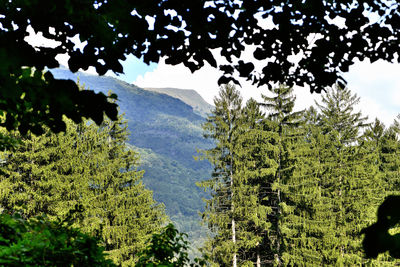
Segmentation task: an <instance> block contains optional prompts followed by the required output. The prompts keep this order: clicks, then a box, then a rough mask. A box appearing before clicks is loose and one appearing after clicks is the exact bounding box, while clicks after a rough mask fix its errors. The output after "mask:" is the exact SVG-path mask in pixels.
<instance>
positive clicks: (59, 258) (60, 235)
mask: <svg viewBox="0 0 400 267" xmlns="http://www.w3.org/2000/svg"><path fill="white" fill-rule="evenodd" d="M105 256H106V255H105V254H104V249H103V248H102V247H101V246H99V240H98V239H97V238H95V237H92V236H89V235H86V234H83V233H81V232H80V231H79V230H78V229H76V228H73V227H71V226H70V224H68V223H66V222H65V221H50V220H48V219H47V218H46V217H36V218H33V219H29V220H26V219H24V218H22V217H21V216H20V215H9V214H0V265H1V266H4V265H6V266H72V265H73V266H115V264H114V263H113V262H112V261H111V260H106V259H105Z"/></svg>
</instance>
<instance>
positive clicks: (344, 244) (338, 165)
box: [317, 86, 385, 266]
mask: <svg viewBox="0 0 400 267" xmlns="http://www.w3.org/2000/svg"><path fill="white" fill-rule="evenodd" d="M358 101H359V98H358V97H357V95H352V94H351V92H350V90H349V89H348V88H343V89H342V88H340V87H339V86H336V87H334V88H332V89H330V90H329V91H328V92H327V94H326V95H323V97H322V102H321V103H317V106H318V107H319V109H320V111H321V126H320V127H321V130H322V134H323V135H325V136H326V137H327V138H328V139H329V142H328V143H327V145H326V146H325V149H324V155H325V157H323V158H321V160H320V164H321V165H322V169H323V176H322V177H321V178H322V180H321V185H322V188H323V191H322V199H323V200H324V202H325V203H324V205H325V209H326V210H325V211H324V213H325V214H327V215H328V216H327V217H326V220H327V221H328V220H329V221H331V222H334V223H330V224H327V225H328V227H327V229H326V231H325V232H324V233H323V236H322V242H323V246H322V247H321V254H322V256H323V258H322V260H323V262H322V263H323V264H328V265H333V264H339V265H348V266H349V265H360V264H365V263H367V262H366V260H364V259H363V252H362V250H361V236H360V231H361V229H362V228H363V227H365V226H366V225H369V224H370V223H371V222H372V221H373V219H374V217H375V210H376V208H377V206H378V204H379V203H380V201H381V200H382V198H381V197H380V195H381V193H382V192H383V191H384V189H385V185H384V183H383V181H382V179H381V176H380V175H379V173H378V171H379V170H378V166H377V164H376V162H377V160H378V154H377V153H376V150H375V149H374V147H373V146H371V145H370V144H369V143H367V142H363V141H362V138H361V130H362V129H363V128H364V127H365V126H367V123H366V117H363V116H362V114H361V112H355V111H354V109H355V105H356V104H357V103H358ZM382 197H383V196H382ZM329 217H330V218H329Z"/></svg>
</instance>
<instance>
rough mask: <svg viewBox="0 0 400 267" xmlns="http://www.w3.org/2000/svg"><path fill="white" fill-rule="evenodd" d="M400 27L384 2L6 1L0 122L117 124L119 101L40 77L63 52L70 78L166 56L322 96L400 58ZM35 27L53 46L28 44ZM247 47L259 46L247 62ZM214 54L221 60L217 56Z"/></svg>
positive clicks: (395, 9) (229, 77)
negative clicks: (365, 67)
mask: <svg viewBox="0 0 400 267" xmlns="http://www.w3.org/2000/svg"><path fill="white" fill-rule="evenodd" d="M399 22H400V12H399V3H398V2H397V1H383V0H378V1H372V0H362V1H356V2H355V1H350V0H341V1H311V0H307V1H300V0H294V1H260V0H250V1H249V0H247V1H244V0H228V1H222V0H209V1H204V0H193V1H186V2H185V3H184V4H182V2H181V1H176V0H162V1H161V0H159V1H140V2H137V1H122V0H118V1H100V0H99V1H97V0H96V1H95V0H92V1H91V0H85V1H67V0H64V1H52V2H48V1H38V0H35V1H32V0H18V1H17V0H11V1H8V0H1V1H0V25H1V26H0V40H1V47H0V60H1V62H2V64H1V67H0V93H1V95H2V99H1V101H0V111H1V113H2V115H3V116H2V121H1V124H2V125H3V126H6V127H7V128H8V129H15V128H19V130H20V131H22V132H24V131H27V130H32V131H34V132H41V131H42V129H41V125H42V124H46V125H48V126H50V128H51V129H52V130H54V131H60V130H63V129H65V124H64V123H63V122H62V114H65V115H67V116H68V117H70V118H72V119H73V120H74V121H75V122H78V121H80V120H81V117H89V118H92V119H93V120H94V121H96V122H101V120H102V117H103V113H104V112H105V113H106V114H107V115H108V116H109V117H110V118H114V119H116V114H117V109H116V105H115V104H112V103H109V102H108V101H107V97H106V96H105V95H103V94H95V93H93V92H92V91H85V92H82V91H79V90H78V87H77V86H76V85H75V84H74V83H73V82H72V81H66V80H57V79H54V78H53V77H52V75H51V74H50V73H49V72H47V73H46V74H45V75H44V76H42V71H43V70H45V69H46V68H50V69H51V68H55V67H58V66H59V63H58V62H57V60H56V59H55V57H56V56H57V55H59V54H66V55H68V56H69V57H70V58H69V61H68V67H69V69H70V70H72V71H73V72H75V71H78V70H79V69H84V70H86V69H88V67H90V66H93V67H95V69H96V71H97V73H98V74H100V75H103V74H105V73H106V72H107V71H109V70H111V71H113V72H115V73H122V72H123V68H122V65H121V63H120V60H125V59H126V55H128V54H133V55H134V56H136V57H137V58H142V59H143V61H144V62H146V63H150V62H158V61H159V60H160V58H162V57H164V58H165V59H166V63H167V64H172V65H175V64H179V63H183V64H184V65H185V66H186V67H188V68H190V70H191V71H195V70H198V69H200V68H201V67H203V66H204V64H205V62H208V63H209V64H210V65H211V66H213V67H215V68H219V69H220V70H222V71H223V72H224V76H223V77H221V79H220V80H219V83H227V82H229V81H235V82H237V79H236V78H237V76H238V75H239V76H241V77H245V78H247V79H249V80H251V81H252V82H253V83H254V84H255V85H258V86H261V85H266V84H270V83H274V82H280V83H286V84H287V85H289V86H292V85H295V84H296V85H305V84H308V85H309V86H310V88H311V91H316V92H320V91H321V90H322V89H323V88H325V87H326V86H331V85H333V84H334V83H336V82H341V83H344V82H345V81H344V79H343V77H342V73H343V72H347V71H348V69H349V66H350V65H351V64H353V63H354V61H355V60H357V59H358V60H365V59H369V60H371V62H373V61H376V60H378V59H383V60H386V61H389V62H393V61H395V60H399V57H398V53H399V45H398V42H399V36H400V23H399ZM29 29H33V31H34V32H36V33H37V32H41V33H42V34H43V36H44V37H45V38H47V39H49V40H52V41H53V43H54V44H55V45H53V46H52V47H49V46H46V45H42V46H40V45H39V46H35V45H33V44H30V43H28V42H27V41H26V37H27V36H28V30H29ZM73 37H78V38H79V40H80V41H81V42H82V43H83V44H84V47H83V49H80V48H78V47H77V46H76V44H75V43H74V41H73V39H72V38H73ZM246 47H250V48H252V49H254V52H253V53H252V56H251V57H250V58H248V59H244V58H242V56H243V53H244V51H245V49H246ZM216 48H220V50H219V52H220V54H221V58H222V59H223V60H219V59H218V61H217V60H216V58H215V57H214V55H213V54H212V53H211V50H213V49H216ZM226 61H227V62H228V63H229V64H226ZM257 62H260V65H262V68H261V69H260V70H259V71H258V70H257V69H256V68H255V66H254V65H255V63H257ZM256 65H257V64H256Z"/></svg>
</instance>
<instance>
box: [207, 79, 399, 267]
mask: <svg viewBox="0 0 400 267" xmlns="http://www.w3.org/2000/svg"><path fill="white" fill-rule="evenodd" d="M272 93H273V95H272V96H263V98H264V101H265V102H264V103H262V105H263V106H264V107H266V108H267V110H268V111H269V113H267V115H266V116H265V115H264V114H263V113H262V112H261V111H260V110H259V104H258V103H256V102H255V101H253V100H250V101H249V102H248V103H247V105H246V107H243V108H242V107H238V108H237V109H236V110H235V112H236V113H235V115H236V116H232V117H230V114H233V112H232V110H229V108H227V107H231V108H232V107H234V105H231V104H229V103H230V102H229V99H230V98H228V97H227V96H229V94H228V93H225V92H224V94H221V96H224V97H225V98H224V97H220V99H217V100H218V101H219V102H217V101H216V103H217V104H220V105H216V108H215V110H214V111H213V112H212V114H211V116H209V119H208V124H206V126H207V127H208V128H206V130H208V131H207V132H206V134H208V136H210V137H212V138H213V139H214V140H215V142H216V147H215V148H213V149H211V150H208V151H205V153H204V155H205V157H206V158H207V159H209V160H210V161H211V162H212V164H213V166H214V168H215V170H214V172H213V177H212V178H211V179H209V180H206V181H203V182H202V183H201V185H202V186H203V187H204V188H206V189H209V190H210V191H211V196H212V198H211V199H208V200H206V211H205V212H204V213H203V214H202V215H203V219H204V220H205V222H206V223H207V224H208V226H209V228H210V230H211V232H212V235H210V237H209V240H208V241H207V242H206V245H205V247H204V252H205V253H206V255H209V256H210V261H211V263H213V264H217V265H230V264H232V262H234V260H233V259H234V257H235V256H236V258H237V262H238V264H239V265H241V266H245V265H246V264H249V265H250V266H252V265H254V264H256V265H257V266H262V265H263V264H269V265H274V264H276V265H285V266H297V265H299V266H323V265H328V266H331V265H339V266H356V265H368V266H382V265H385V266H392V265H396V264H397V263H398V261H396V259H394V258H393V257H399V256H398V255H399V254H398V252H397V250H398V245H397V243H396V242H398V241H397V239H398V237H397V236H398V235H399V234H398V231H399V228H398V227H397V223H398V214H397V212H396V207H398V199H397V198H396V197H392V198H388V199H387V200H386V201H385V202H384V204H383V206H382V207H381V208H380V209H379V211H378V222H377V223H375V224H373V225H372V226H370V227H368V228H365V227H367V226H368V225H371V223H372V222H373V220H374V213H375V209H376V207H378V206H379V203H380V202H381V201H382V200H383V199H384V198H385V196H387V195H388V194H390V193H392V192H396V190H398V186H399V182H398V181H399V180H398V175H397V174H398V172H399V166H400V165H399V164H398V159H397V158H398V157H397V155H398V149H399V147H400V146H399V139H398V133H399V130H398V129H399V127H398V123H397V122H396V121H395V123H394V124H393V125H392V126H391V127H389V128H388V129H385V127H384V125H382V124H381V123H380V122H379V121H376V122H375V124H373V125H371V126H369V129H367V130H365V131H363V129H364V128H366V127H367V126H368V124H367V123H366V122H365V120H366V118H364V117H363V116H362V114H361V113H360V112H355V111H354V107H355V105H356V104H357V102H358V98H357V96H356V95H352V94H351V93H350V92H349V90H348V89H347V88H345V89H341V88H340V87H338V86H337V87H334V88H332V89H330V90H329V91H328V93H327V94H326V95H325V96H324V97H323V98H322V103H317V106H318V108H319V111H320V112H319V111H318V110H316V109H315V108H313V107H311V108H310V109H309V110H307V111H306V112H302V111H301V112H295V111H293V107H294V104H295V103H294V101H295V98H294V97H293V96H292V89H291V88H290V87H287V86H280V87H278V88H276V89H274V90H273V92H272ZM224 107H225V109H224ZM217 114H218V115H217ZM228 118H234V119H235V120H232V121H229V120H228ZM224 126H225V127H224ZM218 130H219V131H218ZM224 130H225V131H224ZM229 137H232V138H231V139H229ZM228 140H229V141H230V142H228ZM216 170H218V171H219V172H217V171H216ZM231 181H233V182H231ZM233 226H234V227H233ZM363 228H365V230H362V229H363ZM363 233H364V234H365V239H364V247H365V249H366V253H367V256H368V257H370V258H376V259H373V260H371V259H367V258H365V255H364V251H363V249H362V234H363ZM233 237H234V238H233ZM387 251H388V253H385V254H383V255H379V253H382V252H387ZM389 254H390V255H389ZM378 255H379V257H377V256H378Z"/></svg>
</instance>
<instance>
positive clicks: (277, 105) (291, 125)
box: [262, 85, 303, 265]
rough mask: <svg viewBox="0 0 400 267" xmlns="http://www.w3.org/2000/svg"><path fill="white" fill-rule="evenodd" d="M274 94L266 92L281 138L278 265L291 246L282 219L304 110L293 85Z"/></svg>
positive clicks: (277, 179) (276, 186)
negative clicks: (296, 107)
mask: <svg viewBox="0 0 400 267" xmlns="http://www.w3.org/2000/svg"><path fill="white" fill-rule="evenodd" d="M272 93H273V96H271V97H269V96H266V95H262V98H263V101H264V102H263V103H262V106H264V107H265V108H266V109H267V111H269V113H268V114H267V118H268V120H269V121H270V122H271V124H272V125H274V126H273V129H271V130H272V131H274V132H275V133H277V136H278V138H277V142H276V143H275V146H276V147H277V149H278V153H277V154H276V158H275V160H276V162H277V164H278V167H277V171H276V173H275V178H274V179H275V181H274V185H273V189H274V190H276V196H275V199H274V201H273V204H272V205H273V207H274V210H275V216H274V217H275V220H274V222H273V228H274V229H275V233H276V243H275V251H276V253H275V261H276V263H277V264H278V265H280V264H282V254H283V253H284V251H285V250H286V248H285V246H287V244H286V241H285V239H286V238H285V236H286V235H288V232H287V231H286V229H285V227H282V222H283V221H284V220H285V216H286V213H287V212H289V210H288V209H287V208H286V207H287V206H288V201H287V200H288V199H286V196H285V192H284V191H285V190H286V188H287V185H288V184H290V183H291V177H292V175H293V171H294V166H295V162H296V149H294V148H295V144H296V142H297V140H298V139H299V137H300V136H301V135H302V130H301V129H302V127H301V125H302V124H303V123H302V120H301V118H302V114H303V111H297V112H295V111H294V105H295V99H296V98H295V96H294V95H293V88H291V87H289V86H285V85H279V86H278V87H276V88H274V89H273V90H272Z"/></svg>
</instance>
